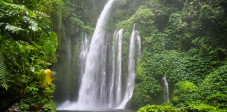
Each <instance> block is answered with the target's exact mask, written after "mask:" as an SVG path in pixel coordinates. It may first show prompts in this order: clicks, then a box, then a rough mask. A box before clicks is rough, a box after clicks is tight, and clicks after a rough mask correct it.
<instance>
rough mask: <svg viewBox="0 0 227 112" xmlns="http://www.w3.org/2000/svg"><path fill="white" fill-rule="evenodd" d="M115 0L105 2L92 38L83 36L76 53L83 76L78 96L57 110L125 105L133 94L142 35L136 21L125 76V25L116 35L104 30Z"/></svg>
mask: <svg viewBox="0 0 227 112" xmlns="http://www.w3.org/2000/svg"><path fill="white" fill-rule="evenodd" d="M113 2H114V0H109V1H108V2H107V4H106V5H105V7H104V9H103V11H102V13H101V15H100V17H99V19H98V21H97V25H96V28H95V31H94V33H93V36H92V37H91V41H89V39H88V37H87V35H86V33H85V34H84V36H83V39H82V40H81V45H80V46H81V47H80V49H81V50H80V51H79V53H78V57H77V62H79V68H80V70H79V71H80V72H79V73H77V74H75V75H77V76H78V75H79V76H80V77H79V82H80V88H79V93H78V99H76V100H74V101H72V100H66V101H65V102H64V103H63V104H62V105H61V106H59V107H58V108H57V109H58V110H97V109H98V110H103V109H114V108H122V109H123V108H125V105H126V104H127V102H128V101H129V100H130V98H131V97H132V95H133V90H134V80H135V67H136V61H137V60H138V59H139V57H140V56H141V39H140V35H139V32H138V30H137V26H136V24H134V26H133V30H132V33H131V37H130V43H129V54H128V56H129V58H128V74H124V76H123V73H122V68H123V67H122V51H123V29H120V30H117V31H115V32H114V35H113V39H110V36H108V35H107V33H106V31H105V27H106V25H107V20H108V16H109V13H110V11H111V7H112V5H113ZM110 40H112V42H110ZM111 43H112V44H111ZM111 45H112V46H111ZM69 53H70V51H69ZM123 77H125V78H126V81H123Z"/></svg>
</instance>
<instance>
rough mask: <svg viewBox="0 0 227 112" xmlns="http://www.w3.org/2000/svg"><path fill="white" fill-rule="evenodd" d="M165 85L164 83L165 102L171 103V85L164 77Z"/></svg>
mask: <svg viewBox="0 0 227 112" xmlns="http://www.w3.org/2000/svg"><path fill="white" fill-rule="evenodd" d="M162 80H163V83H164V89H163V93H164V95H163V96H164V102H169V85H168V82H167V79H166V76H165V75H164V76H163V78H162Z"/></svg>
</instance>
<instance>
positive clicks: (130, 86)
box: [118, 24, 141, 108]
mask: <svg viewBox="0 0 227 112" xmlns="http://www.w3.org/2000/svg"><path fill="white" fill-rule="evenodd" d="M136 28H137V26H136V24H134V26H133V30H132V33H131V38H130V45H129V61H128V78H127V83H126V84H127V86H126V92H125V95H124V99H123V101H122V103H121V104H120V105H119V107H118V108H125V106H126V104H127V102H128V101H129V100H130V99H131V97H132V95H133V90H134V81H135V76H136V74H135V67H136V60H135V51H136V43H135V41H136V40H137V47H138V54H137V58H136V59H139V57H140V56H141V41H140V40H141V39H140V35H139V32H138V30H137V29H136Z"/></svg>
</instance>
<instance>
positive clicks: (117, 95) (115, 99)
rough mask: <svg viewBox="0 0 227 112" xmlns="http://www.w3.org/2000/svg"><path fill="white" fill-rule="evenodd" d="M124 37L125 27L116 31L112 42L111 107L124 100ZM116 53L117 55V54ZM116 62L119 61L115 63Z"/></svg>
mask: <svg viewBox="0 0 227 112" xmlns="http://www.w3.org/2000/svg"><path fill="white" fill-rule="evenodd" d="M122 38H123V29H120V30H119V31H115V33H114V36H113V44H112V73H111V75H112V76H111V79H110V91H109V107H114V106H117V105H119V104H120V103H121V101H122ZM116 50H117V51H116ZM116 54H117V56H115V55H116ZM115 62H117V63H116V64H115Z"/></svg>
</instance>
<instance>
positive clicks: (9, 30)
mask: <svg viewBox="0 0 227 112" xmlns="http://www.w3.org/2000/svg"><path fill="white" fill-rule="evenodd" d="M106 1H107V0H93V3H96V4H95V5H96V6H97V7H92V6H93V5H94V4H91V2H90V1H89V0H0V95H1V99H0V104H1V105H0V111H5V110H8V109H9V108H10V107H11V108H18V109H19V110H21V111H37V110H39V111H47V112H51V111H55V110H56V107H55V104H54V103H53V101H52V100H53V99H52V98H53V97H52V93H53V92H54V90H55V85H54V84H53V80H54V78H55V77H58V72H57V74H56V73H55V72H54V71H51V70H50V69H51V68H52V66H53V64H54V63H56V62H57V63H62V62H63V61H64V59H63V58H62V57H63V54H64V52H65V48H64V47H65V46H64V44H65V42H66V38H70V37H78V36H79V35H80V34H81V32H88V33H92V31H93V28H94V27H95V24H96V20H97V18H98V15H99V14H100V10H102V9H101V8H100V7H98V6H101V5H102V4H105V2H106ZM92 8H93V9H92ZM94 9H95V11H94ZM96 10H97V11H96ZM134 23H137V24H138V26H139V32H140V35H141V38H142V46H143V54H142V57H141V58H140V60H139V61H138V62H137V67H136V68H137V70H136V74H137V76H136V79H135V89H134V94H133V97H132V99H131V100H130V102H129V103H128V105H127V108H133V109H135V110H138V109H139V110H138V111H139V112H169V111H173V112H174V111H180V112H191V111H193V112H194V111H195V112H222V111H223V112H225V111H226V110H227V1H226V0H116V1H115V4H114V7H113V12H112V14H111V17H110V20H109V22H108V31H109V32H112V33H113V32H114V30H116V29H120V28H124V39H123V40H124V47H123V56H124V57H123V60H124V62H123V64H124V65H125V66H123V74H126V73H127V71H126V70H127V69H124V67H126V66H127V58H128V57H127V56H128V44H129V38H130V33H131V30H132V27H133V24H134ZM124 70H125V71H124ZM163 75H165V76H166V77H167V80H168V83H169V85H170V102H164V101H163V83H162V77H163Z"/></svg>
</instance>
